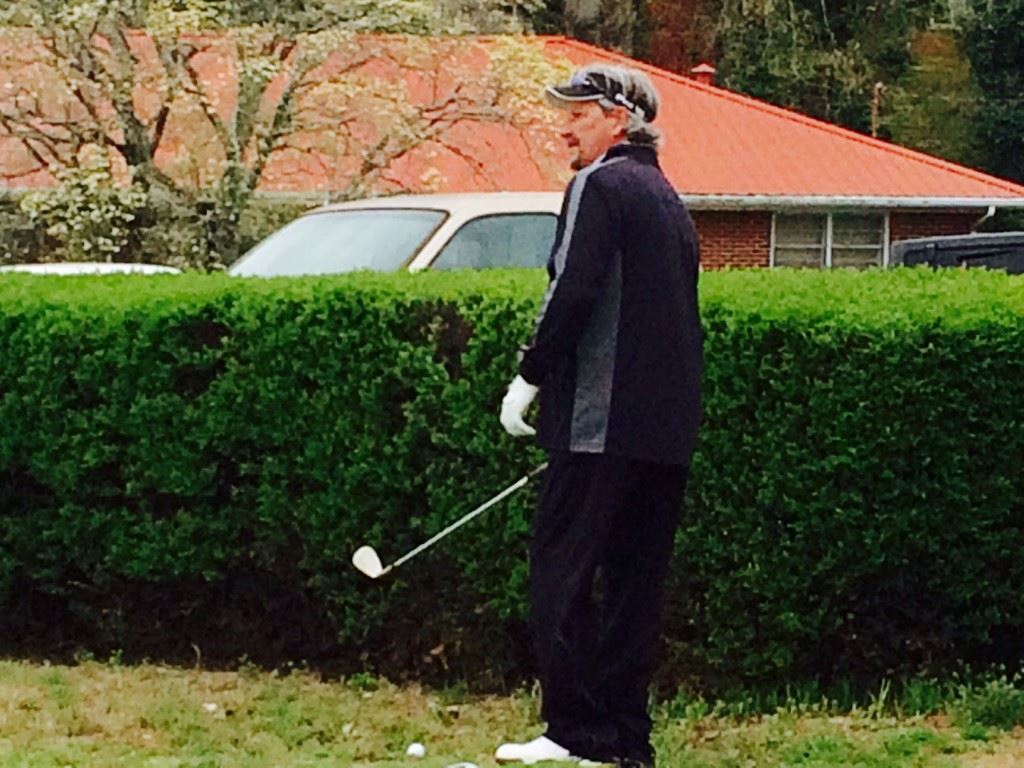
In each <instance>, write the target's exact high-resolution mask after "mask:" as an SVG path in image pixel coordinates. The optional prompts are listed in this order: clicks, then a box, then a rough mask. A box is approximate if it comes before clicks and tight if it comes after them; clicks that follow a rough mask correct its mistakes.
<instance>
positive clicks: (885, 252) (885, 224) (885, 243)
mask: <svg viewBox="0 0 1024 768" xmlns="http://www.w3.org/2000/svg"><path fill="white" fill-rule="evenodd" d="M890 215H891V214H890V213H889V211H886V212H885V214H884V215H883V216H882V269H888V268H889V235H890V232H889V216H890Z"/></svg>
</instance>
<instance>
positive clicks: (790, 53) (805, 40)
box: [717, 0, 934, 131]
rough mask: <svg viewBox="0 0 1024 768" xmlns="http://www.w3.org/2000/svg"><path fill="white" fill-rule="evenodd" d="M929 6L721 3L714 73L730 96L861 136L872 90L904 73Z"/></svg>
mask: <svg viewBox="0 0 1024 768" xmlns="http://www.w3.org/2000/svg"><path fill="white" fill-rule="evenodd" d="M933 6H934V3H933V2H932V0H894V2H891V3H886V4H884V6H883V5H881V4H878V3H876V2H873V0H853V1H852V2H843V3H839V2H835V0H721V6H720V11H719V19H720V21H719V29H718V34H717V47H718V66H719V70H720V72H721V77H722V82H723V83H724V84H725V85H727V86H728V87H730V88H733V89H735V90H739V91H742V92H744V93H749V94H751V95H753V96H756V97H758V98H763V99H766V100H768V101H771V102H774V103H776V104H780V105H782V106H786V107H791V108H794V109H797V110H800V111H803V112H806V113H808V114H811V115H814V116H816V117H821V118H824V119H826V120H831V121H834V122H838V123H841V124H843V125H846V126H849V127H852V128H856V129H859V130H863V131H867V130H868V129H869V128H870V125H871V100H872V97H873V93H874V85H875V83H876V82H883V83H892V82H894V81H895V80H897V79H898V78H899V77H901V76H902V75H903V74H904V73H905V72H906V70H907V67H908V66H909V65H910V53H909V42H910V39H911V36H912V34H913V32H914V30H915V28H916V27H917V26H918V25H920V24H921V23H922V22H923V21H924V20H926V19H927V18H928V17H929V15H930V14H931V12H932V10H933Z"/></svg>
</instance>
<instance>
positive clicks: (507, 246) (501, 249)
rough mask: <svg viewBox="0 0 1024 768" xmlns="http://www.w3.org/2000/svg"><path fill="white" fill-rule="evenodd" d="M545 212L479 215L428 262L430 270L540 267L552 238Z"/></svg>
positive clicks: (551, 220)
mask: <svg viewBox="0 0 1024 768" xmlns="http://www.w3.org/2000/svg"><path fill="white" fill-rule="evenodd" d="M556 223H557V219H556V218H555V216H554V215H552V214H549V213H512V214H502V215H495V216H483V217H481V218H478V219H473V220H472V221H469V222H467V223H465V224H463V225H462V227H460V228H459V230H458V231H457V232H456V233H455V234H454V235H453V236H452V239H451V240H449V241H448V244H447V245H445V247H444V248H443V249H442V251H441V253H440V254H439V255H438V257H437V258H436V259H435V260H434V263H433V264H432V265H431V266H432V267H433V268H434V269H442V270H448V269H496V268H500V267H543V266H545V265H546V264H547V262H548V256H549V255H550V254H551V246H552V244H553V243H554V241H555V224H556Z"/></svg>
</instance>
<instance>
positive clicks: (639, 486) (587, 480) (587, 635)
mask: <svg viewBox="0 0 1024 768" xmlns="http://www.w3.org/2000/svg"><path fill="white" fill-rule="evenodd" d="M687 474H688V468H687V467H685V466H678V465H666V464H650V463H646V462H637V461H630V460H627V459H622V458H617V457H613V456H603V455H592V454H578V453H553V454H552V455H551V456H550V458H549V468H548V470H547V473H546V474H545V478H544V486H543V489H542V491H541V496H540V502H539V504H538V509H537V513H536V515H535V517H534V521H533V539H532V544H531V548H530V605H531V627H532V632H533V643H534V650H535V652H536V654H537V661H538V666H539V670H540V683H541V695H542V705H541V717H542V718H543V719H544V720H545V721H546V722H547V725H548V730H547V736H548V738H550V739H552V740H553V741H555V742H557V743H559V744H561V745H562V746H563V747H565V748H567V749H568V750H570V751H571V752H572V753H573V754H575V755H577V756H579V757H585V758H590V759H594V760H603V761H607V760H611V759H613V758H630V759H635V760H640V761H642V762H649V761H651V760H652V759H653V750H652V748H651V745H650V733H651V720H650V716H649V715H648V713H647V688H648V684H649V682H650V677H651V673H652V671H653V666H654V661H655V656H656V653H657V648H658V639H659V636H660V633H661V616H662V608H661V603H662V586H663V583H664V580H665V575H666V573H667V571H668V564H669V559H670V557H671V554H672V546H673V540H674V537H675V531H676V528H677V527H678V525H679V518H680V515H681V511H682V501H683V491H684V489H685V486H686V478H687Z"/></svg>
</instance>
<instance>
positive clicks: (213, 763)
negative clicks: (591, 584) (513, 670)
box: [0, 661, 1024, 768]
mask: <svg viewBox="0 0 1024 768" xmlns="http://www.w3.org/2000/svg"><path fill="white" fill-rule="evenodd" d="M1020 683H1021V681H1020V679H1019V678H1008V677H1006V676H1005V675H1003V676H1001V677H999V678H993V679H989V680H987V681H985V682H984V683H978V684H973V685H967V684H961V685H952V684H950V685H939V684H937V683H928V684H926V683H924V682H919V683H917V684H915V685H908V686H905V687H904V688H903V690H902V693H901V696H900V698H899V701H893V700H892V698H891V696H890V694H889V691H888V687H883V689H882V690H881V691H880V692H879V694H878V695H877V696H875V697H873V698H872V700H871V701H870V702H868V704H867V705H866V706H862V707H856V706H854V707H852V708H850V709H848V710H847V711H845V712H838V711H837V710H836V707H835V705H834V703H830V702H828V701H822V702H818V703H814V702H812V701H809V700H803V701H800V700H794V699H789V700H788V701H786V702H784V703H782V704H780V705H778V706H776V707H775V708H774V711H771V712H767V713H765V712H761V713H758V712H756V711H755V710H756V709H757V707H755V706H754V705H753V704H752V703H751V702H749V701H748V702H746V703H744V702H742V701H739V702H733V703H731V704H723V703H716V704H713V705H712V704H709V703H707V702H705V701H703V700H701V699H688V698H687V697H684V696H680V697H677V698H676V699H673V700H671V701H668V702H665V703H663V704H661V705H659V706H658V707H656V709H655V723H656V725H655V741H656V745H657V747H658V754H659V765H660V766H662V767H663V768H664V767H665V766H669V767H672V768H674V767H676V766H679V767H680V768H682V767H683V766H685V767H686V768H760V766H765V767H768V766H771V767H772V768H775V767H776V766H780V767H781V766H785V767H786V768H789V767H790V766H792V768H825V767H826V766H829V767H830V768H831V767H832V766H843V767H845V768H901V767H903V766H907V767H908V768H953V767H954V766H955V767H960V766H963V768H1003V767H1005V768H1009V767H1010V766H1024V728H1022V727H1021V724H1022V721H1024V708H1022V707H1024V688H1022V687H1021V685H1020ZM537 705H538V701H537V698H536V697H535V696H534V695H532V694H530V693H527V692H523V693H521V694H518V695H515V696H510V697H479V696H471V695H469V694H467V693H466V692H465V690H463V689H461V688H453V689H448V690H440V691H436V690H435V691H428V690H423V689H420V688H418V687H415V686H407V687H397V686H394V685H392V684H390V683H388V682H387V681H384V680H378V679H375V678H373V677H370V676H367V675H359V676H355V677H353V678H350V679H348V680H341V681H330V682H328V681H324V680H321V679H320V678H318V677H317V676H316V675H313V674H309V673H306V672H294V673H291V674H273V673H266V672H259V671H256V670H253V669H250V668H245V667H243V668H241V669H240V670H238V671H236V672H206V671H198V670H183V669H172V668H167V667H160V666H151V665H150V666H138V667H123V666H120V665H119V664H117V663H106V664H104V663H98V662H94V661H90V662H84V663H82V664H79V665H77V666H71V667H60V666H46V665H36V664H28V663H22V662H13V661H9V662H4V661H0V768H62V767H63V766H75V767H76V768H77V767H78V766H104V767H106V766H124V767H126V768H136V767H138V768H142V767H143V766H145V767H146V768H184V767H185V766H188V767H190V768H207V767H208V768H243V767H245V768H256V767H257V766H267V767H268V768H270V767H271V766H272V767H273V768H299V767H300V766H301V767H302V768H327V766H332V767H333V766H339V767H340V766H367V767H369V766H372V767H373V768H397V766H411V765H416V766H419V767H420V768H445V767H446V766H449V765H451V764H453V763H456V762H459V761H470V762H472V763H475V764H476V765H478V766H480V768H488V767H489V766H493V765H494V761H493V760H492V758H491V755H492V753H493V750H494V748H495V746H496V745H497V744H498V743H499V742H500V741H502V740H504V739H506V738H530V737H532V736H534V735H536V734H537V733H538V725H537ZM915 709H916V711H915ZM413 741H420V742H423V743H424V744H425V745H426V747H427V756H426V757H425V758H423V759H415V758H407V757H406V756H405V749H406V747H407V746H408V745H409V744H410V743H411V742H413Z"/></svg>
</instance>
